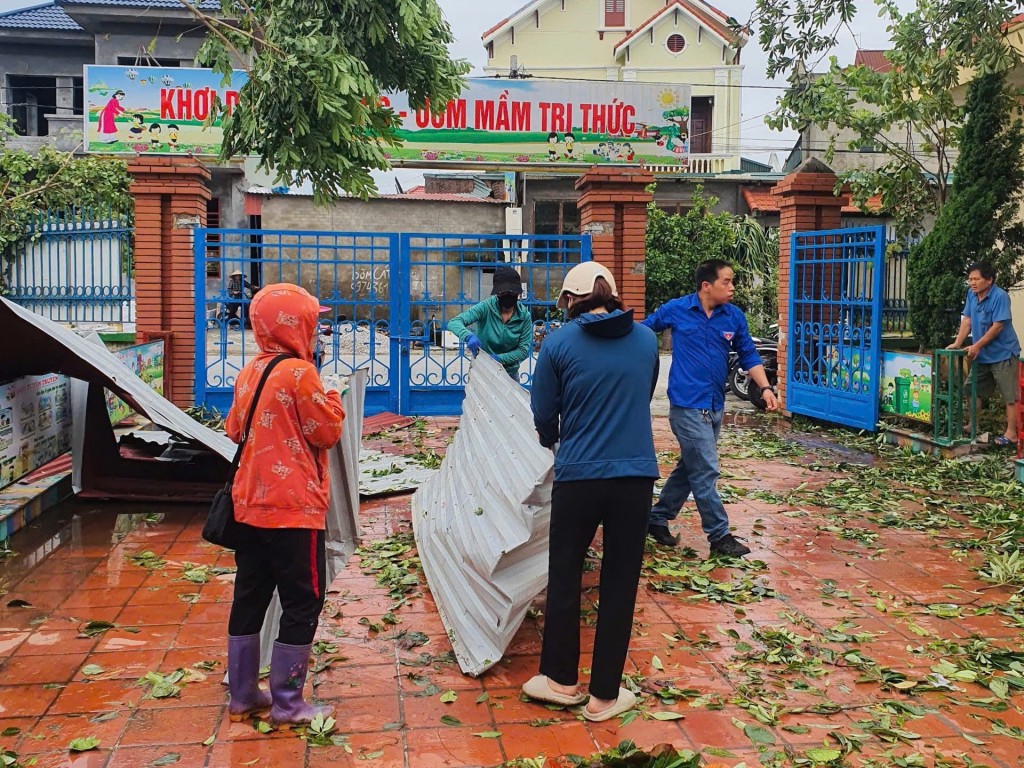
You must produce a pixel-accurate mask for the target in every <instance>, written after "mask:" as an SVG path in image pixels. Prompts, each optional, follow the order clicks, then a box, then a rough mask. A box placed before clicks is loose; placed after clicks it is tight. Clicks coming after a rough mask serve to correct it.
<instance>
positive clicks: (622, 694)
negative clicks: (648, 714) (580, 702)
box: [583, 688, 636, 723]
mask: <svg viewBox="0 0 1024 768" xmlns="http://www.w3.org/2000/svg"><path fill="white" fill-rule="evenodd" d="M635 706H636V696H635V695H634V694H633V692H632V691H629V690H626V689H625V688H619V698H617V699H616V700H615V703H614V704H612V705H611V706H609V707H606V708H605V709H602V710H601V711H600V712H591V711H590V710H589V709H587V708H586V707H584V708H583V717H585V718H586V719H587V720H589V721H590V722H592V723H603V722H604V721H605V720H611V719H612V718H613V717H618V716H619V715H621V714H623V713H624V712H629V710H631V709H632V708H633V707H635Z"/></svg>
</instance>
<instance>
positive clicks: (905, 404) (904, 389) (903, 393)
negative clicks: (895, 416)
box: [896, 376, 910, 414]
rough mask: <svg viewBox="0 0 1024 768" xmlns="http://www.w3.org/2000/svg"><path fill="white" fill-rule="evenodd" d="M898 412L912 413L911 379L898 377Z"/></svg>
mask: <svg viewBox="0 0 1024 768" xmlns="http://www.w3.org/2000/svg"><path fill="white" fill-rule="evenodd" d="M896 413H901V414H902V413H910V379H908V378H906V377H905V376H897V377H896Z"/></svg>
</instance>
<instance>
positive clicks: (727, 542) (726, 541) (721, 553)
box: [711, 533, 750, 557]
mask: <svg viewBox="0 0 1024 768" xmlns="http://www.w3.org/2000/svg"><path fill="white" fill-rule="evenodd" d="M749 554H750V547H748V546H747V545H746V544H742V543H741V542H739V541H738V540H737V539H736V537H735V536H733V535H732V534H731V533H727V534H725V536H723V537H722V538H720V539H719V540H718V541H713V542H711V557H743V556H744V555H749Z"/></svg>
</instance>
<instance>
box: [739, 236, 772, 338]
mask: <svg viewBox="0 0 1024 768" xmlns="http://www.w3.org/2000/svg"><path fill="white" fill-rule="evenodd" d="M732 226H733V228H734V230H735V231H736V245H735V246H734V247H733V252H732V255H731V256H730V257H729V260H730V261H731V262H732V263H733V265H734V266H735V269H736V296H735V297H734V299H733V301H734V303H735V304H737V305H738V306H740V307H742V308H743V309H744V311H745V312H746V313H747V322H748V323H749V324H750V329H751V331H752V332H753V333H754V334H764V333H766V332H767V330H768V326H770V325H772V324H773V323H777V322H779V230H777V229H765V228H764V227H762V226H761V225H760V224H759V223H758V222H757V221H755V220H754V219H752V218H751V217H749V216H742V217H737V218H735V219H734V220H733V223H732Z"/></svg>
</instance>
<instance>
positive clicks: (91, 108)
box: [84, 66, 691, 170]
mask: <svg viewBox="0 0 1024 768" xmlns="http://www.w3.org/2000/svg"><path fill="white" fill-rule="evenodd" d="M246 79H247V76H246V74H245V73H244V72H235V73H234V75H233V77H232V80H231V85H230V86H228V87H224V86H222V84H221V80H222V78H221V76H220V75H218V74H215V73H213V72H212V71H211V70H206V69H186V68H174V67H126V66H86V67H85V93H86V109H85V110H84V111H85V137H86V150H87V151H88V152H94V153H103V152H107V153H140V154H141V153H149V154H194V155H217V154H218V153H219V152H220V142H221V138H222V133H221V129H220V125H219V123H214V124H213V125H211V126H209V127H204V121H205V120H206V118H207V117H208V116H209V113H210V109H211V107H212V105H213V104H214V99H215V96H216V97H217V98H219V99H220V100H221V102H222V103H224V104H226V105H227V106H228V108H229V109H230V108H231V107H232V106H233V105H235V104H237V103H238V98H239V96H238V94H239V90H240V89H241V88H242V86H243V85H244V84H245V82H246ZM382 101H383V103H384V104H385V105H387V106H389V107H391V108H392V109H394V110H395V112H396V114H397V115H398V117H399V119H400V120H401V128H400V130H399V132H398V133H399V136H400V137H401V138H402V140H403V144H402V146H400V147H388V148H387V152H386V154H387V155H388V157H390V158H391V159H393V160H396V161H417V162H418V163H420V164H422V163H424V162H429V163H431V164H437V165H439V166H443V165H445V164H446V163H452V162H458V163H469V162H481V163H502V164H511V163H523V164H531V163H532V164H553V163H581V164H586V165H592V164H595V163H625V164H630V165H639V164H641V163H648V164H655V165H670V166H679V168H680V170H684V169H685V168H686V167H687V165H688V156H689V153H690V106H691V104H690V101H691V99H690V86H689V85H677V84H669V83H635V82H631V83H626V82H611V81H609V82H603V81H571V80H561V81H551V80H500V79H492V78H487V79H472V80H469V81H467V83H466V87H465V88H464V89H463V91H462V94H461V95H460V97H459V98H458V99H455V100H453V101H451V102H449V103H448V104H447V106H446V108H445V110H444V113H443V114H440V115H432V114H431V113H430V112H429V110H413V109H411V108H410V107H409V101H408V98H407V96H406V95H405V94H389V95H386V96H384V97H383V98H382Z"/></svg>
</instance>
